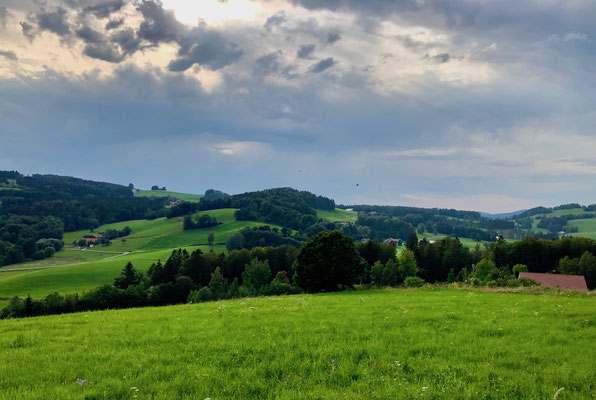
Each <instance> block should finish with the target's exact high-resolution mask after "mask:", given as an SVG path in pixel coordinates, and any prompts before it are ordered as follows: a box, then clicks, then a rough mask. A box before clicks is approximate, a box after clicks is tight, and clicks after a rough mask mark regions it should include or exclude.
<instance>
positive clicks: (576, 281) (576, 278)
mask: <svg viewBox="0 0 596 400" xmlns="http://www.w3.org/2000/svg"><path fill="white" fill-rule="evenodd" d="M519 277H520V278H528V279H532V280H533V281H536V282H538V283H540V284H541V285H544V286H548V287H553V288H556V287H559V288H565V289H575V290H586V291H587V290H588V286H587V285H586V280H585V279H584V276H583V275H559V274H539V273H537V272H520V273H519Z"/></svg>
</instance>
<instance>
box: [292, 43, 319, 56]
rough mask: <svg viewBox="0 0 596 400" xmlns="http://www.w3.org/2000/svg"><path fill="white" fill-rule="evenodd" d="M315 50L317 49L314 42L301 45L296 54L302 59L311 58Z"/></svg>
mask: <svg viewBox="0 0 596 400" xmlns="http://www.w3.org/2000/svg"><path fill="white" fill-rule="evenodd" d="M314 51H315V45H314V44H305V45H304V46H300V48H299V49H298V52H297V53H296V55H297V56H298V58H302V59H304V58H309V57H310V56H311V55H312V53H314Z"/></svg>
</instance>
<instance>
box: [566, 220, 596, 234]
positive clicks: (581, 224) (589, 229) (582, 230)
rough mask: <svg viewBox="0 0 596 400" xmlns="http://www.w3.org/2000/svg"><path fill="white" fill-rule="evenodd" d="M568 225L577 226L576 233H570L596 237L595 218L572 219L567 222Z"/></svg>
mask: <svg viewBox="0 0 596 400" xmlns="http://www.w3.org/2000/svg"><path fill="white" fill-rule="evenodd" d="M567 225H569V226H577V227H578V228H579V232H578V233H572V234H571V235H573V236H583V237H587V238H590V239H596V218H590V219H573V220H571V221H568V222H567Z"/></svg>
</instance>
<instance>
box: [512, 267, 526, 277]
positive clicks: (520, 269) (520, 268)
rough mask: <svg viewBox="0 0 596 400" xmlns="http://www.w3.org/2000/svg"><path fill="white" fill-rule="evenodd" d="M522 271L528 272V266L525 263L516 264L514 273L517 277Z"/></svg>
mask: <svg viewBox="0 0 596 400" xmlns="http://www.w3.org/2000/svg"><path fill="white" fill-rule="evenodd" d="M520 272H528V266H527V265H525V264H515V265H514V266H513V273H514V274H515V277H516V278H517V277H518V276H519V273H520Z"/></svg>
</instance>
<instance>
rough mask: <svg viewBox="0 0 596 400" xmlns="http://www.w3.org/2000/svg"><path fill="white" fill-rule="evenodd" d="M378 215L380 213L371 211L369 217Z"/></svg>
mask: <svg viewBox="0 0 596 400" xmlns="http://www.w3.org/2000/svg"><path fill="white" fill-rule="evenodd" d="M377 214H378V212H376V211H369V212H368V215H370V216H373V215H377Z"/></svg>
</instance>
